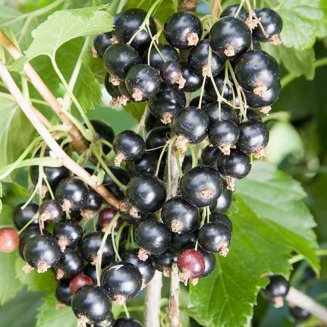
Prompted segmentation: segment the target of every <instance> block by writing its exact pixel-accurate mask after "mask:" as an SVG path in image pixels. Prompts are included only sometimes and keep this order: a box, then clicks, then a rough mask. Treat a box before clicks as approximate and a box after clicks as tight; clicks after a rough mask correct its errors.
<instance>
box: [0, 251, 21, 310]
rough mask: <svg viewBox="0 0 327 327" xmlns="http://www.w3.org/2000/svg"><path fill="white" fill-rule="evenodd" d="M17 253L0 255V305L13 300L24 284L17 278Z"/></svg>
mask: <svg viewBox="0 0 327 327" xmlns="http://www.w3.org/2000/svg"><path fill="white" fill-rule="evenodd" d="M16 259H17V253H16V252H13V253H0V262H1V264H0V285H1V287H0V305H2V304H4V303H6V302H7V301H8V300H10V299H12V298H13V297H14V296H15V295H16V294H17V293H18V291H19V290H20V289H21V288H22V287H23V284H22V283H21V282H20V281H19V280H18V279H17V278H15V276H16V271H15V262H16Z"/></svg>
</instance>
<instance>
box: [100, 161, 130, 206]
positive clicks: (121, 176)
mask: <svg viewBox="0 0 327 327" xmlns="http://www.w3.org/2000/svg"><path fill="white" fill-rule="evenodd" d="M108 168H109V169H110V171H111V172H112V173H113V174H114V176H115V177H116V178H117V179H118V180H119V181H120V182H121V183H122V184H124V185H127V184H128V182H129V180H130V177H129V175H128V173H127V172H126V170H125V169H122V168H120V167H115V166H108ZM103 185H104V187H105V188H106V189H108V190H109V191H110V192H111V193H112V194H113V195H114V196H115V197H116V198H117V199H119V200H122V199H123V198H124V193H123V192H122V190H121V189H120V187H119V186H118V185H117V184H116V183H115V182H114V181H113V180H112V178H111V177H110V175H109V174H107V173H106V174H105V175H104V180H103Z"/></svg>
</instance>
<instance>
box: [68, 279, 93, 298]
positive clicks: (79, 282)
mask: <svg viewBox="0 0 327 327" xmlns="http://www.w3.org/2000/svg"><path fill="white" fill-rule="evenodd" d="M86 285H93V281H92V279H91V278H90V277H88V276H86V275H84V274H78V275H76V276H75V277H73V278H72V280H71V281H70V283H69V290H70V292H71V293H72V294H75V293H76V292H77V291H78V290H79V289H80V288H82V287H84V286H86Z"/></svg>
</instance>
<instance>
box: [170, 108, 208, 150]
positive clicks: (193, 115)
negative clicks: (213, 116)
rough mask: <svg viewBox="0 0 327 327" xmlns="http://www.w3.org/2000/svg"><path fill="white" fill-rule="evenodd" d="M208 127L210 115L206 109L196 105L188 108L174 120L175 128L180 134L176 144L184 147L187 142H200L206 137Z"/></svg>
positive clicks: (177, 133)
mask: <svg viewBox="0 0 327 327" xmlns="http://www.w3.org/2000/svg"><path fill="white" fill-rule="evenodd" d="M208 128H209V117H208V116H207V114H206V113H205V112H204V111H202V110H200V109H198V108H196V107H189V108H186V109H185V110H183V111H182V112H180V113H179V114H178V115H177V116H176V117H175V119H174V121H173V130H174V132H175V133H176V135H178V140H177V141H176V145H177V146H178V147H183V146H184V145H185V144H186V143H187V142H190V143H192V144H196V143H200V142H201V141H203V140H204V139H205V138H206V136H207V133H208Z"/></svg>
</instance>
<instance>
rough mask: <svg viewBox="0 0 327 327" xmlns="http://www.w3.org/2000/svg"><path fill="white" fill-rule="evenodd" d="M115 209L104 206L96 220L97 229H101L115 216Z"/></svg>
mask: <svg viewBox="0 0 327 327" xmlns="http://www.w3.org/2000/svg"><path fill="white" fill-rule="evenodd" d="M116 213H117V210H116V209H114V208H105V209H102V210H101V211H100V212H99V217H98V221H97V230H99V231H103V232H104V230H105V229H106V227H107V226H108V225H109V224H110V222H111V221H112V219H113V218H114V217H115V215H116Z"/></svg>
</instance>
